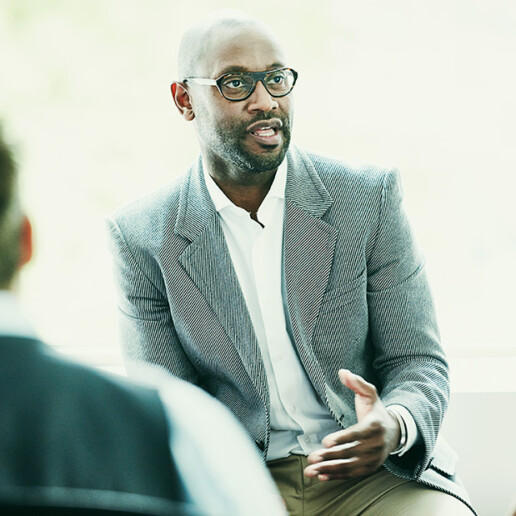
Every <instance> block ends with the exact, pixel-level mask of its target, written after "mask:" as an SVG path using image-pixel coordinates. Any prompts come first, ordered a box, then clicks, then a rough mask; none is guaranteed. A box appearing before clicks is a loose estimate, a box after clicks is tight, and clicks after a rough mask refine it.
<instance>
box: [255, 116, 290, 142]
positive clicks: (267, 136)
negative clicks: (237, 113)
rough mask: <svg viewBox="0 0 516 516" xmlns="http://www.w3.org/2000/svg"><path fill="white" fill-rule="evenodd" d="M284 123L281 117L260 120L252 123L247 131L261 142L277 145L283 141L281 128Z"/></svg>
mask: <svg viewBox="0 0 516 516" xmlns="http://www.w3.org/2000/svg"><path fill="white" fill-rule="evenodd" d="M282 127H283V123H282V121H281V120H280V119H279V118H272V119H270V120H260V121H259V122H255V123H254V124H251V125H250V126H249V127H248V128H247V132H248V133H249V134H251V135H252V136H254V137H255V138H256V139H257V140H258V141H259V142H260V143H264V144H268V145H277V144H279V143H280V141H281V135H280V129H281V128H282Z"/></svg>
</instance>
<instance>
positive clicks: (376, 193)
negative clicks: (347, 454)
mask: <svg viewBox="0 0 516 516" xmlns="http://www.w3.org/2000/svg"><path fill="white" fill-rule="evenodd" d="M287 160H288V173H287V186H286V194H285V196H286V207H285V210H286V213H285V230H284V244H283V245H284V249H283V260H284V273H283V275H284V277H283V288H284V299H285V300H286V302H285V311H286V315H287V319H288V329H289V332H290V335H291V338H292V342H293V344H294V346H295V348H296V350H297V352H298V354H299V357H300V359H301V362H302V364H303V366H304V368H305V370H306V372H307V375H308V377H309V379H310V381H311V382H312V385H313V387H314V389H315V391H316V392H317V394H318V395H319V396H320V398H321V400H323V402H324V403H325V404H326V405H327V407H328V410H329V411H330V412H331V414H332V415H333V417H334V418H335V420H336V421H337V422H339V424H340V425H342V427H343V428H346V427H348V426H349V425H352V424H354V423H355V422H356V415H355V410H354V395H353V393H352V392H351V391H350V390H349V389H347V388H346V387H344V386H342V385H341V383H340V381H339V379H338V375H337V371H338V369H340V368H347V369H350V370H351V371H353V372H354V373H357V374H359V375H361V376H363V377H364V378H366V379H367V380H368V381H369V382H371V383H374V384H375V385H376V386H377V388H378V391H379V392H380V394H381V398H382V400H383V402H384V403H385V404H399V405H403V406H405V407H406V408H407V409H408V410H409V411H410V413H411V414H412V415H413V417H414V420H415V422H416V425H417V427H418V431H419V435H420V438H419V440H418V441H417V443H416V444H415V445H414V446H413V447H412V448H411V449H410V450H409V452H407V453H406V454H405V455H404V456H403V457H393V458H390V459H389V460H388V461H387V462H386V464H385V466H386V468H387V469H388V470H390V471H391V472H392V473H394V474H396V475H400V476H403V477H406V478H412V479H416V480H418V481H419V482H423V483H426V484H429V485H432V486H435V487H437V488H438V489H441V490H444V491H447V492H450V493H451V494H454V495H455V496H457V497H459V498H461V499H463V500H466V499H467V494H466V492H465V490H464V489H463V487H462V486H461V485H460V483H459V481H458V480H457V479H456V478H455V465H456V462H457V457H456V455H455V454H454V452H453V451H452V450H451V449H450V448H449V447H448V446H447V445H446V443H445V442H444V441H441V440H439V442H437V445H436V441H437V437H438V431H439V428H440V425H441V422H442V419H443V416H444V413H445V410H446V407H447V403H448V396H449V385H448V366H447V362H446V359H445V356H444V354H443V351H442V349H441V346H440V344H439V333H438V328H437V324H436V320H435V315H434V308H433V303H432V299H431V295H430V291H429V288H428V285H427V281H426V277H425V271H424V262H423V259H422V257H421V255H420V253H419V251H418V250H417V248H416V246H415V244H414V241H413V237H412V234H411V231H410V227H409V224H408V222H407V219H406V217H405V214H404V212H403V209H402V206H401V197H402V194H401V187H400V181H399V176H398V174H397V172H395V171H390V170H382V169H377V168H370V167H367V168H350V167H348V166H346V165H344V164H343V163H341V162H339V161H335V160H332V159H329V158H326V157H322V156H318V155H315V154H309V153H305V152H303V151H301V150H300V149H297V148H295V147H291V149H290V151H289V152H288V154H287ZM108 227H109V233H110V237H111V244H112V250H113V254H114V259H115V271H116V277H117V281H118V285H119V289H120V303H119V307H120V316H121V337H122V343H123V348H124V351H125V354H126V356H127V357H128V358H130V359H137V360H146V361H149V362H153V363H157V364H160V365H163V366H165V367H166V368H167V369H168V370H169V371H171V372H172V373H173V374H174V375H177V376H179V377H180V378H183V379H185V380H188V381H190V382H192V383H195V384H197V385H199V386H200V387H202V388H203V389H205V390H206V391H207V392H209V393H210V394H212V395H213V396H214V397H216V398H217V399H219V400H220V401H221V402H222V403H224V404H225V405H227V406H228V407H229V408H230V409H231V410H232V411H233V412H234V414H235V415H236V417H237V418H238V419H239V420H240V422H241V423H242V424H243V425H244V426H245V427H246V429H247V431H248V432H249V434H250V435H251V436H252V438H253V439H254V440H255V442H256V445H257V446H258V447H259V448H260V449H261V450H262V452H263V454H264V455H265V454H266V452H267V447H268V442H269V433H270V424H269V396H268V389H267V380H266V377H265V369H264V365H263V361H262V357H261V353H260V348H259V346H258V342H257V339H256V335H255V334H254V331H253V326H252V322H251V319H250V316H249V314H248V311H247V308H246V304H245V300H244V297H243V294H242V292H241V290H240V287H239V283H238V279H237V276H236V273H235V271H234V269H233V265H232V262H231V258H230V255H229V252H228V249H227V246H226V242H225V239H224V234H223V232H222V229H221V226H220V223H219V218H218V216H217V212H216V211H215V208H214V206H213V203H212V201H211V199H210V197H209V194H208V191H207V188H206V185H205V182H204V178H203V173H202V162H201V160H200V159H199V160H198V161H197V163H196V164H195V165H194V166H192V168H191V169H190V170H189V171H188V172H187V173H186V174H185V175H184V176H182V177H181V178H180V179H179V180H178V181H177V182H175V183H174V184H172V185H170V186H167V187H164V188H162V189H161V190H159V191H157V192H155V193H153V194H151V195H149V196H147V197H144V198H142V199H140V200H138V201H136V202H134V203H132V204H130V205H128V206H126V207H124V208H122V209H121V210H119V211H118V212H116V213H115V214H114V216H113V217H112V219H110V220H109V221H108ZM207 424H209V422H207Z"/></svg>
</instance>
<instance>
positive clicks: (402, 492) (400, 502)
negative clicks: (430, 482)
mask: <svg viewBox="0 0 516 516" xmlns="http://www.w3.org/2000/svg"><path fill="white" fill-rule="evenodd" d="M363 514H364V516H389V515H393V514H396V515H397V516H415V515H417V516H473V512H472V511H471V509H470V508H469V507H468V506H467V505H466V504H465V503H463V502H462V501H460V500H459V499H458V498H456V497H455V496H452V495H450V494H447V493H444V492H442V491H438V490H436V489H432V488H430V487H427V486H424V485H421V484H418V483H417V482H408V483H406V484H401V485H399V486H397V487H396V488H394V489H392V490H391V491H389V492H388V493H386V494H385V495H383V496H382V497H380V498H379V499H378V500H376V501H375V503H373V504H372V505H371V506H370V507H369V508H368V509H367V510H366V511H365V512H364V513H363Z"/></svg>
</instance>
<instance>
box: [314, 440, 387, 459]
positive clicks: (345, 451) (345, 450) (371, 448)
mask: <svg viewBox="0 0 516 516" xmlns="http://www.w3.org/2000/svg"><path fill="white" fill-rule="evenodd" d="M382 451H383V440H382V438H381V437H380V436H377V437H375V438H373V439H368V440H367V441H364V442H357V444H355V445H352V446H351V445H349V444H344V445H339V446H333V447H332V448H329V449H327V450H317V451H314V452H312V453H311V454H310V455H309V456H308V463H309V464H316V463H317V462H323V461H330V460H337V459H351V458H353V457H366V456H369V455H375V456H378V455H381V454H382Z"/></svg>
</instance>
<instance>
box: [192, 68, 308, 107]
mask: <svg viewBox="0 0 516 516" xmlns="http://www.w3.org/2000/svg"><path fill="white" fill-rule="evenodd" d="M282 70H289V71H290V72H292V75H293V76H294V82H293V83H292V86H291V87H290V90H288V91H287V92H286V93H281V94H280V95H277V94H276V93H271V92H270V91H269V88H267V84H266V83H265V78H266V77H267V76H268V75H270V74H273V73H276V72H280V71H282ZM228 75H232V76H233V75H234V76H237V77H238V76H239V75H241V76H242V75H245V76H247V77H251V78H252V79H253V85H252V87H251V89H250V90H249V93H248V94H247V95H246V96H245V97H242V98H241V99H230V98H228V97H226V95H224V93H223V92H222V87H221V84H222V81H223V79H224V77H227V76H228ZM297 77H298V73H297V72H296V71H295V70H294V69H293V68H288V67H286V66H285V67H283V68H276V69H274V70H267V71H265V72H228V73H224V74H222V75H221V76H220V77H217V78H216V79H206V78H204V77H185V78H184V79H183V82H184V83H188V81H192V82H195V83H196V84H201V85H204V86H217V89H218V90H219V93H220V94H221V95H222V96H223V97H224V98H225V99H226V100H229V101H230V102H240V101H242V100H245V99H248V98H249V97H250V96H251V95H252V94H253V92H254V90H255V88H256V83H257V82H258V81H260V82H261V83H262V84H263V87H264V88H265V89H266V90H267V93H268V94H269V95H270V96H271V97H276V98H279V97H286V96H287V95H288V94H289V93H290V92H291V91H292V90H293V89H294V86H295V84H296V81H297Z"/></svg>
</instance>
